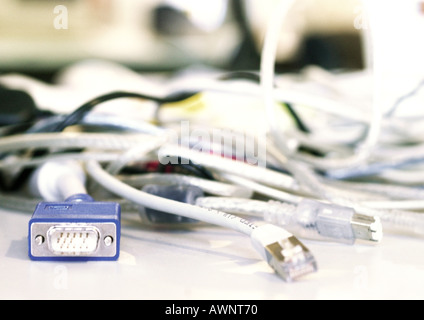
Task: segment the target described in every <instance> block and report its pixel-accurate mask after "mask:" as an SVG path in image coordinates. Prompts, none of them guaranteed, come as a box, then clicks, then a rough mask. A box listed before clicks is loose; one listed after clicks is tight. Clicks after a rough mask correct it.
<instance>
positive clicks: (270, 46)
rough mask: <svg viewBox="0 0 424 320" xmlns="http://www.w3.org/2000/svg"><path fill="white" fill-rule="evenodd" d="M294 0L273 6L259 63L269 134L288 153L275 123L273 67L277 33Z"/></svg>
mask: <svg viewBox="0 0 424 320" xmlns="http://www.w3.org/2000/svg"><path fill="white" fill-rule="evenodd" d="M294 2H295V0H280V1H279V2H278V5H277V7H276V8H275V10H274V13H273V15H272V16H271V19H270V20H269V23H268V26H267V30H266V33H265V39H264V44H263V49H262V52H261V63H260V81H261V87H262V90H263V98H264V106H265V111H266V116H267V119H268V124H269V130H270V133H271V136H272V137H273V138H274V139H273V140H274V142H275V143H276V146H277V147H278V148H280V149H282V152H283V154H287V153H289V154H290V153H292V152H293V151H295V150H293V149H292V148H291V147H290V146H288V144H287V140H288V139H287V137H285V136H284V134H283V132H282V130H280V127H279V124H278V123H277V119H278V117H277V114H276V106H275V100H274V95H273V91H274V82H275V79H274V78H275V72H274V67H275V61H276V56H277V48H278V41H279V35H280V32H281V29H282V27H283V23H284V21H285V19H286V16H287V14H288V12H289V10H290V8H291V7H292V6H293V3H294Z"/></svg>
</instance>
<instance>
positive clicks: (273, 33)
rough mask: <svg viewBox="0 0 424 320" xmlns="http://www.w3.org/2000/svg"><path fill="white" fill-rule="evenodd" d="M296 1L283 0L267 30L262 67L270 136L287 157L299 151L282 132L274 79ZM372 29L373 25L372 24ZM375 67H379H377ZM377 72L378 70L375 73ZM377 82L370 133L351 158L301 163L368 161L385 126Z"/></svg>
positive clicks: (330, 165) (322, 166) (336, 164)
mask: <svg viewBox="0 0 424 320" xmlns="http://www.w3.org/2000/svg"><path fill="white" fill-rule="evenodd" d="M293 2H294V1H293V0H280V1H279V2H278V5H277V7H276V9H275V11H274V14H273V15H272V16H271V19H270V21H269V25H268V27H267V31H266V34H265V39H264V45H263V49H262V53H261V65H260V76H261V85H262V89H263V96H264V106H265V110H266V114H267V119H268V123H269V127H270V133H271V135H272V136H273V138H274V139H273V140H274V142H275V144H276V146H277V147H278V149H279V151H280V152H281V153H282V154H283V155H287V154H295V152H294V151H295V150H293V148H291V147H290V146H288V144H287V143H288V139H287V137H284V135H283V134H282V131H281V130H279V127H278V123H277V122H276V121H277V119H278V118H277V116H276V110H275V100H274V95H273V91H274V77H275V70H274V67H275V61H276V54H277V52H276V51H277V45H278V40H279V34H280V32H281V28H282V25H283V21H284V20H285V18H286V16H287V14H288V11H289V9H290V8H291V6H292V5H293ZM371 27H372V23H371ZM374 68H375V66H374ZM374 71H375V70H374ZM377 72H380V70H378V69H377ZM378 75H379V74H378ZM374 79H375V83H374V86H375V87H376V88H375V91H374V95H375V97H374V102H373V104H372V106H373V108H372V113H371V116H370V122H369V126H368V130H367V134H366V136H365V138H364V139H363V141H362V142H361V143H360V144H359V146H358V147H357V148H356V150H354V153H353V154H351V155H348V156H343V157H340V156H338V157H337V158H319V157H315V156H310V155H308V156H306V155H305V156H302V155H300V158H299V159H300V160H302V161H303V162H305V163H309V164H311V165H313V166H316V167H319V168H320V169H331V168H343V167H351V166H354V165H357V164H358V163H362V162H364V161H366V159H367V158H368V156H369V154H370V152H371V151H372V149H373V148H374V147H375V145H376V144H377V142H378V138H379V135H380V131H381V127H382V120H381V118H382V115H381V110H380V102H381V101H380V99H379V97H380V96H379V94H380V91H379V90H378V89H379V87H378V78H377V76H376V75H374ZM298 156H299V155H298V154H295V157H298Z"/></svg>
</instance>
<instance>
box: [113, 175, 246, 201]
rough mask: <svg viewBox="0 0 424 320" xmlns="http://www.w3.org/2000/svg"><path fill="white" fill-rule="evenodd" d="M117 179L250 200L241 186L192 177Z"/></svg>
mask: <svg viewBox="0 0 424 320" xmlns="http://www.w3.org/2000/svg"><path fill="white" fill-rule="evenodd" d="M119 179H120V180H121V181H122V182H124V183H126V184H129V185H132V186H134V187H138V186H143V185H146V184H165V185H189V186H196V187H199V188H200V189H202V190H203V191H204V192H206V193H210V194H213V195H220V196H223V197H241V198H250V197H251V196H252V193H253V192H252V190H250V189H249V188H245V187H242V186H236V185H232V184H228V183H223V182H219V181H212V180H206V179H202V178H198V177H194V176H186V175H182V174H176V173H167V174H160V173H147V174H141V175H130V176H128V175H125V176H121V177H119Z"/></svg>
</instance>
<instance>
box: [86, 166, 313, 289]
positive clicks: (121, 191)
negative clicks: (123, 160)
mask: <svg viewBox="0 0 424 320" xmlns="http://www.w3.org/2000/svg"><path fill="white" fill-rule="evenodd" d="M86 169H87V172H88V174H89V175H90V176H91V177H92V178H93V179H94V180H96V181H97V183H99V184H100V185H102V186H103V187H104V188H105V189H107V190H109V191H110V192H112V193H114V194H116V195H119V196H121V197H123V198H125V199H128V200H130V201H132V202H135V203H137V204H139V205H141V206H143V207H147V208H151V209H154V210H158V211H163V212H166V213H171V214H176V215H179V216H183V217H186V218H189V219H194V220H201V221H204V222H206V223H210V224H214V225H218V226H221V227H225V228H230V229H233V230H235V231H238V232H241V233H243V234H245V235H247V236H249V237H250V238H251V240H252V244H253V246H254V248H255V249H256V250H257V251H258V252H259V253H260V255H261V256H262V258H263V259H265V260H266V261H267V262H268V263H269V265H270V266H271V267H272V268H273V269H274V270H275V271H276V273H277V274H278V275H280V276H281V277H282V278H283V279H284V280H286V281H292V280H294V279H295V278H297V277H299V276H302V275H305V274H307V273H310V272H314V271H316V268H317V267H316V262H315V259H314V258H313V256H312V254H311V253H310V252H309V250H308V249H307V248H306V247H305V246H304V245H302V244H301V243H300V241H299V240H297V239H296V238H295V237H294V236H293V235H292V234H291V233H289V232H288V231H286V230H284V229H282V228H279V227H277V226H274V225H272V224H264V225H258V224H256V223H254V222H250V221H248V220H246V219H244V218H240V217H237V216H234V215H231V214H229V213H226V212H222V211H217V210H208V209H204V208H201V207H198V206H195V205H190V204H187V203H182V202H179V201H175V200H169V199H166V198H163V197H158V196H155V195H152V194H149V193H147V192H144V191H141V190H138V189H135V188H132V187H130V186H129V185H127V184H125V183H122V182H121V181H119V180H118V179H116V178H115V177H113V176H112V175H110V174H109V173H107V172H106V171H105V170H104V169H103V168H102V167H101V166H100V164H99V163H97V162H95V161H89V162H87V163H86Z"/></svg>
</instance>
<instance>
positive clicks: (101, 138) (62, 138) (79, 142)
mask: <svg viewBox="0 0 424 320" xmlns="http://www.w3.org/2000/svg"><path fill="white" fill-rule="evenodd" d="M152 139H162V138H157V137H153V136H151V135H146V134H140V133H137V134H113V133H76V132H64V133H36V134H30V135H25V134H21V135H15V136H9V137H4V138H1V139H0V152H13V151H18V150H23V149H30V150H31V149H34V148H92V149H96V148H97V149H105V150H127V149H130V148H132V147H135V146H137V145H140V144H142V143H146V142H147V141H151V140H152Z"/></svg>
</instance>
